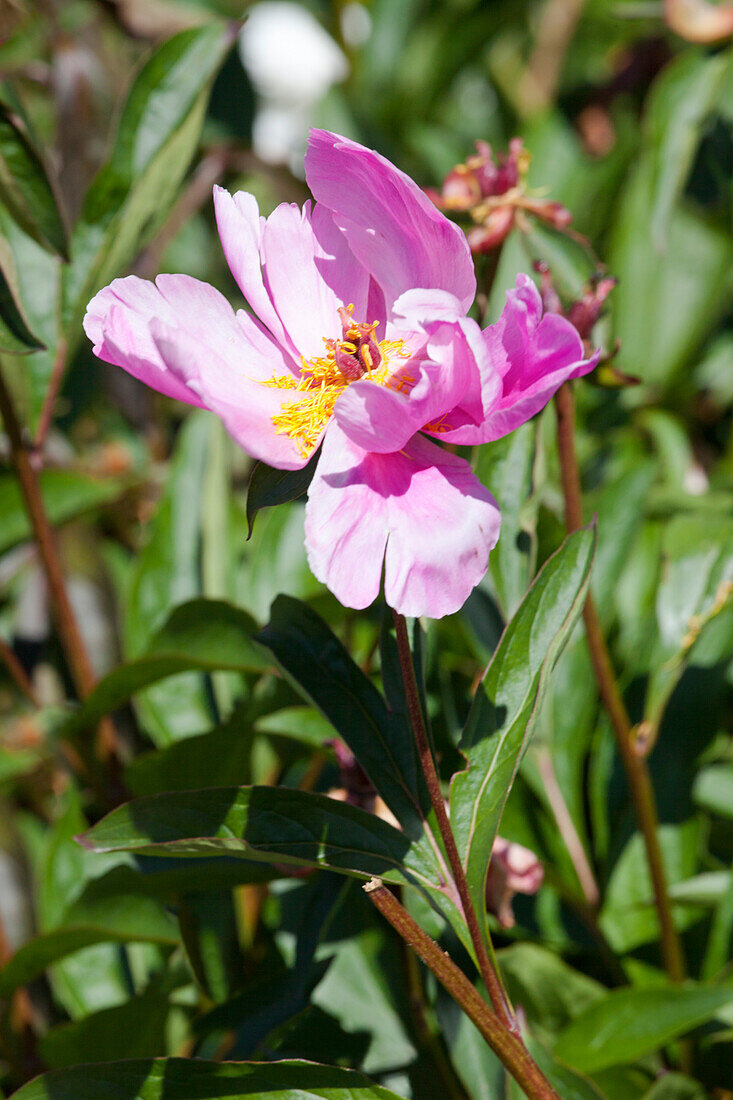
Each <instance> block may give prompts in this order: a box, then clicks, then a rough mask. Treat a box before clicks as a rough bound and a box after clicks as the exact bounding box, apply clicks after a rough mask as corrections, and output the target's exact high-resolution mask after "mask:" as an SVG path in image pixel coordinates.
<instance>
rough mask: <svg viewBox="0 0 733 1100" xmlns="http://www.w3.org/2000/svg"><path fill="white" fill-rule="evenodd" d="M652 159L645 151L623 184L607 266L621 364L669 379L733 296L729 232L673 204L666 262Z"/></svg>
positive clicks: (652, 378)
mask: <svg viewBox="0 0 733 1100" xmlns="http://www.w3.org/2000/svg"><path fill="white" fill-rule="evenodd" d="M653 198H654V193H653V165H652V164H651V162H650V159H649V158H648V157H646V158H644V157H642V158H640V160H639V161H638V163H637V164H636V166H635V168H634V170H633V172H632V173H631V174H630V177H629V181H628V183H627V184H626V187H625V189H624V193H623V196H622V201H621V205H620V212H619V217H618V219H617V222H616V225H615V227H614V230H613V235H612V241H611V248H610V255H609V268H610V270H611V271H613V272H614V274H615V275H617V276H618V279H619V284H618V286H617V287H616V289H615V291H614V293H613V296H612V305H611V309H612V315H613V328H614V335H615V336H616V337H617V338H618V339H619V340H620V341H621V347H622V349H623V350H622V359H621V361H620V362H621V366H622V367H623V369H624V370H625V371H626V372H627V373H629V374H634V375H636V376H637V377H639V378H640V379H641V380H642V381H643V382H647V383H650V384H652V385H666V384H668V383H669V381H670V380H671V379H672V378H673V377H674V375H675V374H677V373H678V372H679V371H680V370H682V369H683V368H684V367H685V366H686V364H687V363H688V362H689V361H690V359H691V358H692V357H693V356H694V354H695V353H696V351H697V349H698V348H699V346H700V343H701V342H702V340H703V339H704V338H705V337H706V336H707V335H708V333H709V332H710V329H711V328H712V327H713V326H714V325H715V323H716V322H717V320H718V318H719V317H720V316H721V315H722V313H723V312H724V311H725V309H726V306H727V304H728V302H729V301H730V296H731V289H730V279H729V275H730V264H731V255H732V246H731V240H730V236H729V234H727V233H726V232H725V231H724V230H723V229H722V228H720V227H718V226H716V225H714V224H712V223H710V222H708V221H706V220H704V218H703V217H702V216H701V215H699V214H697V213H695V212H693V211H692V210H691V209H688V208H687V207H683V206H679V207H677V208H675V210H674V212H673V213H672V217H671V220H670V223H669V229H668V234H667V252H666V254H665V257H664V263H660V257H659V255H658V253H656V252H655V250H654V249H653V248H650V247H649V223H650V220H651V217H652V203H653Z"/></svg>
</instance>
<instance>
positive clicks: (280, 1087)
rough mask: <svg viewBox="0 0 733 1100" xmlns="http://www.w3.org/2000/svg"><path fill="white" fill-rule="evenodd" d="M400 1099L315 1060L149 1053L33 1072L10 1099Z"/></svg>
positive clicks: (360, 1077)
mask: <svg viewBox="0 0 733 1100" xmlns="http://www.w3.org/2000/svg"><path fill="white" fill-rule="evenodd" d="M192 1096H196V1097H200V1100H207V1098H209V1097H210V1098H213V1097H226V1098H227V1100H240V1098H243V1097H248V1098H250V1100H303V1098H304V1097H305V1096H307V1097H309V1100H310V1098H312V1100H400V1097H399V1096H398V1095H397V1093H395V1092H391V1091H390V1089H385V1088H382V1086H381V1085H375V1084H373V1082H371V1081H370V1080H369V1078H368V1077H365V1076H364V1075H363V1074H362V1073H357V1072H355V1071H354V1070H349V1069H340V1068H337V1067H335V1066H320V1065H317V1064H316V1063H315V1062H297V1061H293V1062H267V1063H264V1064H258V1063H257V1062H223V1063H222V1062H205V1061H203V1060H201V1059H198V1058H195V1059H189V1058H150V1059H145V1060H142V1059H141V1060H134V1059H131V1060H129V1061H124V1062H107V1063H101V1064H100V1065H96V1066H78V1067H75V1068H73V1069H64V1070H57V1071H55V1072H52V1073H46V1074H44V1075H43V1076H42V1077H37V1078H36V1079H35V1081H30V1082H29V1083H28V1084H27V1085H24V1086H23V1087H22V1088H21V1089H20V1090H19V1091H18V1092H16V1093H15V1095H14V1097H13V1100H191V1097H192Z"/></svg>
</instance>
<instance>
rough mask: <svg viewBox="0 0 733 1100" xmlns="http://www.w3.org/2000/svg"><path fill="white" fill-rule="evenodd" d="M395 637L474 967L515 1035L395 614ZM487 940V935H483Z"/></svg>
mask: <svg viewBox="0 0 733 1100" xmlns="http://www.w3.org/2000/svg"><path fill="white" fill-rule="evenodd" d="M393 615H394V623H395V634H396V637H397V650H398V653H399V657H400V667H401V669H402V680H403V683H404V686H405V696H406V698H407V709H408V712H409V715H410V724H411V726H412V731H413V734H414V737H415V744H416V746H417V752H418V757H419V760H420V766H421V768H422V772H423V775H424V776H425V783H426V785H427V788H428V793H429V795H430V801H431V803H432V805H433V810H434V811H435V817H436V819H437V823H438V829H439V830H440V835H441V837H442V839H443V844H444V846H445V851H446V855H447V856H448V862H449V864H450V868H451V872H452V875H453V881H454V883H455V886H456V889H457V890H458V896H459V898H460V900H461V906H462V908H463V916H464V919H465V921H466V926H467V927H468V932H469V935H470V937H471V942H472V944H473V947H474V951H475V952H476V962H477V963H478V968H479V972H480V974H481V977H482V978H483V980H484V985H485V986H486V988H487V990H488V992H489V996H490V997H491V1003H492V1004H493V1006H494V1010H495V1012H496V1014H497V1016H498V1017H499V1019H500V1020H501V1022H502V1024H503V1025H504V1027H506V1028H509V1029H510V1030H512V1031H514V1032H515V1033H517V1034H518V1027H517V1023H516V1021H515V1020H514V1017H513V1013H512V1011H511V1008H510V1006H509V1002H508V998H507V996H506V993H505V991H504V988H503V986H502V983H501V979H500V978H499V975H498V973H497V971H496V970H495V969H494V967H493V966H492V963H491V960H490V959H489V954H488V951H487V948H486V943H485V941H484V938H483V937H482V935H481V930H480V928H479V923H478V917H477V916H476V910H475V908H474V905H473V902H472V900H471V894H470V891H469V889H468V882H467V880H466V873H465V871H464V869H463V864H462V863H461V857H460V855H459V852H458V847H457V845H456V841H455V837H454V836H453V830H452V829H451V826H450V821H449V820H448V813H447V811H446V808H445V799H444V798H443V792H442V790H441V787H440V779H439V778H438V772H437V769H436V767H435V760H434V759H433V753H432V749H431V748H430V742H429V740H428V734H427V729H426V728H425V719H424V717H423V712H422V704H421V702H420V693H419V691H418V687H417V680H416V678H415V666H414V665H413V663H412V653H411V651H410V640H409V638H408V635H407V623H406V622H405V619H404V617H403V616H402V615H399V614H398V613H397V612H396V611H393ZM486 935H487V937H488V931H487V932H486Z"/></svg>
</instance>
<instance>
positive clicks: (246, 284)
mask: <svg viewBox="0 0 733 1100" xmlns="http://www.w3.org/2000/svg"><path fill="white" fill-rule="evenodd" d="M214 210H215V213H216V225H217V228H218V230H219V237H220V239H221V245H222V248H223V250H224V255H225V257H226V261H227V263H228V264H229V267H230V269H231V272H232V275H233V276H234V278H235V279H236V281H237V284H238V286H239V289H240V290H241V291H242V294H243V295H244V297H245V299H246V301H247V302H248V303H249V305H250V306H251V308H252V309H253V310H254V312H255V313H256V314H257V316H258V317H259V318H260V320H261V321H262V323H263V324H264V325H265V326H266V327H267V328H268V329H269V331H270V332H271V333H272V335H273V336H274V337H275V339H276V340H277V341H278V343H280V344H281V345H282V346H283V348H286V349H287V350H288V351H290V352H291V354H293V355H294V356H295V357H296V358H297V354H298V353H297V351H296V348H295V345H294V344H293V342H292V340H291V339H290V337H289V336H288V334H287V332H286V331H285V328H284V327H283V323H282V321H281V320H280V317H279V316H278V313H277V310H276V309H275V307H274V305H273V304H272V299H271V298H270V295H269V293H268V291H267V288H266V287H265V283H264V279H263V274H262V262H261V259H260V247H261V241H262V227H263V224H264V221H265V219H264V218H260V213H259V209H258V207H257V199H256V198H255V197H254V195H250V194H248V193H247V192H246V191H237V193H236V194H235V195H230V194H229V192H228V191H225V190H224V188H223V187H214Z"/></svg>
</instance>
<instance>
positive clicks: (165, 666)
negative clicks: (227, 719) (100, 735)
mask: <svg viewBox="0 0 733 1100" xmlns="http://www.w3.org/2000/svg"><path fill="white" fill-rule="evenodd" d="M255 629H256V628H255V624H254V622H253V621H252V619H251V618H250V617H249V615H247V613H246V612H245V611H240V610H239V609H238V608H236V607H232V605H231V604H228V603H224V601H223V600H203V599H201V600H190V601H189V602H188V603H184V604H181V606H180V607H177V608H176V609H175V611H174V612H173V613H172V615H171V617H170V618H169V619H168V621H167V623H166V624H165V625H164V626H163V627H162V628H161V629H160V630H159V631H158V633H157V634H155V635H154V637H153V638H152V640H151V642H150V644H149V646H148V649H147V652H146V654H145V656H144V657H140V658H139V659H138V660H137V661H129V662H128V663H127V664H123V665H119V667H118V668H116V669H114V671H112V672H110V673H109V675H107V676H105V678H104V679H103V680H101V681H100V683H99V684H97V686H96V688H95V689H94V691H93V692H92V693H91V695H89V696H88V697H87V698H86V699H85V701H84V703H83V704H82V705H81V707H80V708H79V710H78V711H77V712H76V713H75V714H74V715H73V716H72V717H71V718H70V719H69V721H68V723H67V724H66V725H65V726H64V729H63V731H62V732H63V734H64V735H65V736H66V737H75V736H78V735H79V734H80V733H81V732H82V730H84V729H87V728H89V727H90V726H93V725H94V724H95V723H96V722H98V721H99V719H100V718H101V717H102V716H103V715H105V714H109V713H110V712H111V711H113V710H116V709H117V707H119V706H121V705H122V704H123V703H125V702H127V700H128V699H130V698H131V696H133V695H134V694H135V693H136V692H138V691H140V690H141V689H142V688H145V687H147V686H148V685H150V684H154V683H156V682H157V681H158V680H162V679H165V678H166V677H168V676H173V675H175V674H176V673H179V672H184V671H188V670H190V669H199V670H201V671H206V672H213V671H214V670H216V669H228V670H231V671H233V672H249V671H252V670H257V671H261V670H263V669H265V668H267V666H268V660H267V657H266V655H265V654H263V653H262V652H261V650H260V649H259V648H258V647H257V646H256V645H255V644H254V643H253V641H252V638H253V636H254V631H255Z"/></svg>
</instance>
